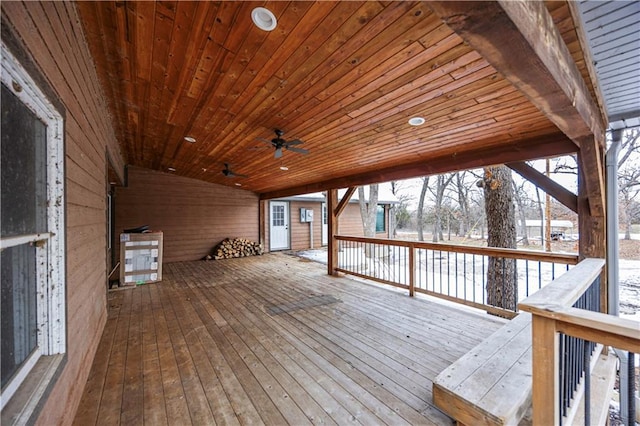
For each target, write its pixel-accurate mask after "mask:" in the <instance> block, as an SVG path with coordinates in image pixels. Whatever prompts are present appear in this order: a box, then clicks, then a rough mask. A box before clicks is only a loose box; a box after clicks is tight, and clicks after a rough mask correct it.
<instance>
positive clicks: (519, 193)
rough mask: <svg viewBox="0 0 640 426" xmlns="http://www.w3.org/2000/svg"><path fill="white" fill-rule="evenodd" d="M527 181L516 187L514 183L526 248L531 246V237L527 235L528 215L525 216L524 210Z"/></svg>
mask: <svg viewBox="0 0 640 426" xmlns="http://www.w3.org/2000/svg"><path fill="white" fill-rule="evenodd" d="M524 185H525V181H522V182H521V184H520V185H516V183H515V182H514V183H513V195H514V199H515V202H516V206H517V207H518V217H519V218H520V232H521V233H522V244H524V245H525V246H528V245H529V235H528V233H527V215H526V214H525V209H524V200H525V199H526V197H527V194H526V191H525V190H524Z"/></svg>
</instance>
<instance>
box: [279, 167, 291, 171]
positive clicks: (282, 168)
mask: <svg viewBox="0 0 640 426" xmlns="http://www.w3.org/2000/svg"><path fill="white" fill-rule="evenodd" d="M280 170H284V171H285V172H286V171H287V170H289V168H288V167H287V166H280Z"/></svg>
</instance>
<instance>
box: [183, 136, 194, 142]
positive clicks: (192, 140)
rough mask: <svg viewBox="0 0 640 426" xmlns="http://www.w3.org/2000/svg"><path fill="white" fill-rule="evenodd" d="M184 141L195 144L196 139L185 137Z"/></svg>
mask: <svg viewBox="0 0 640 426" xmlns="http://www.w3.org/2000/svg"><path fill="white" fill-rule="evenodd" d="M184 140H185V141H187V142H189V143H195V142H196V138H194V137H193V136H185V137H184Z"/></svg>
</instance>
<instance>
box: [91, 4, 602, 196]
mask: <svg viewBox="0 0 640 426" xmlns="http://www.w3.org/2000/svg"><path fill="white" fill-rule="evenodd" d="M257 6H265V7H267V8H269V9H270V10H271V11H272V12H273V13H274V14H275V15H276V16H277V18H278V26H277V28H276V29H275V30H274V31H271V32H266V31H263V30H260V29H258V28H257V27H256V26H255V25H254V24H253V23H252V20H251V11H252V10H253V9H254V8H255V7H257ZM78 8H79V11H80V15H81V18H82V21H83V24H84V28H85V31H86V33H87V38H88V41H89V45H90V48H91V51H92V54H93V56H94V59H95V62H96V66H97V68H98V72H99V75H100V78H101V79H102V82H103V86H104V90H105V94H106V96H107V97H108V100H109V105H110V108H111V111H112V115H113V118H114V122H115V127H116V134H117V137H118V138H119V141H120V143H121V145H122V148H123V152H124V154H125V156H126V158H125V160H126V162H127V163H129V164H132V165H136V166H140V167H146V168H150V169H155V170H160V171H168V170H169V168H173V169H175V172H174V173H176V174H179V175H182V176H187V177H191V178H196V179H201V180H205V181H209V182H214V183H219V184H225V185H234V184H236V183H239V184H241V185H242V188H243V189H248V190H251V191H254V192H257V193H272V194H275V193H276V192H277V191H280V192H283V191H286V190H287V189H290V188H300V189H304V188H305V187H309V188H313V189H314V190H317V189H319V188H323V187H328V186H329V184H331V186H333V185H335V184H336V183H339V182H341V181H342V180H344V182H345V183H346V182H350V183H353V182H356V181H358V182H360V183H365V181H367V180H368V181H371V182H373V181H381V180H388V178H389V177H390V176H391V174H389V173H376V172H377V171H379V170H395V173H394V174H393V177H394V178H403V177H404V178H408V177H413V176H419V175H423V174H426V173H427V172H433V171H446V170H455V169H461V168H465V167H467V166H478V165H482V164H492V163H496V162H504V161H518V160H525V159H531V158H536V157H544V156H550V155H559V154H562V153H567V152H573V151H575V150H576V148H577V147H576V145H575V144H573V143H572V142H571V141H570V140H569V139H567V138H566V136H564V135H563V134H562V133H561V132H560V131H559V130H558V128H557V127H556V126H555V125H554V124H553V123H552V122H551V121H549V120H548V119H547V118H546V117H545V115H543V113H541V112H540V111H539V110H538V109H537V108H536V107H535V106H534V105H532V104H531V103H530V102H529V101H528V100H527V99H526V98H525V97H524V96H523V95H522V94H521V93H520V92H519V91H518V90H517V89H516V88H515V87H514V86H513V85H512V84H510V83H509V82H508V81H507V80H506V79H505V78H503V77H502V76H501V75H500V74H499V73H498V72H497V71H496V70H495V69H494V68H493V67H491V66H490V65H489V64H488V63H487V61H485V60H484V59H483V58H482V57H481V56H480V54H478V53H477V52H476V51H474V50H473V49H472V48H470V47H469V46H468V45H467V44H466V43H464V42H463V40H462V39H461V38H460V37H459V36H458V35H456V34H455V33H454V32H453V31H452V30H451V29H450V28H449V27H447V26H446V25H445V24H444V23H443V22H442V21H441V20H440V19H439V17H437V16H435V15H434V14H433V13H432V12H431V11H430V9H429V7H428V3H425V2H404V1H403V2H378V1H367V2H355V1H349V2H322V1H321V2H279V1H274V2H266V3H265V2H188V1H184V2H183V1H180V2H174V1H166V2H164V1H163V2H155V3H154V2H131V1H126V2H123V1H116V2H114V1H105V2H79V3H78ZM547 8H548V9H549V11H550V12H551V14H552V17H553V19H554V22H555V23H556V25H557V26H558V29H559V30H560V32H561V34H562V37H563V39H564V41H565V43H566V44H567V46H568V47H569V51H570V52H571V54H572V56H573V59H574V61H575V62H576V64H577V65H578V68H579V69H580V71H581V72H582V74H583V77H585V76H586V75H587V74H586V67H585V66H584V57H583V56H582V50H581V48H580V45H579V42H578V37H577V35H576V31H575V27H574V25H573V20H572V18H571V14H570V11H569V8H568V7H567V5H566V3H565V2H564V1H560V2H549V3H547ZM585 81H586V82H587V83H588V82H589V81H590V79H588V78H585ZM588 86H589V88H590V90H593V89H592V88H591V86H590V85H589V84H588ZM414 116H421V117H424V118H425V119H426V123H425V124H424V125H423V126H419V127H412V126H410V125H408V123H407V121H408V120H409V118H411V117H414ZM276 128H278V129H282V130H283V131H284V132H285V135H284V138H285V139H287V140H290V139H300V140H302V141H303V142H304V144H303V145H299V146H298V147H300V148H304V149H306V150H308V151H309V154H307V155H302V154H300V153H296V152H292V151H287V150H285V151H284V155H283V156H282V158H280V159H276V158H274V149H273V148H271V147H270V146H268V145H267V144H266V143H264V142H262V141H260V140H257V138H264V139H268V140H270V139H272V138H274V137H275V135H274V133H273V131H274V129H276ZM185 136H191V137H193V138H195V139H196V142H195V143H188V142H186V141H185V140H184V137H185ZM436 159H437V163H438V165H437V167H434V164H433V163H434V162H435V160H436ZM460 159H464V160H460ZM224 163H229V164H230V165H231V167H232V169H233V171H234V172H235V173H239V174H243V175H247V176H248V177H245V178H238V177H235V178H228V177H225V176H224V175H223V174H222V172H221V171H222V169H223V167H224ZM422 164H424V165H425V167H424V169H423V168H422V167H421V165H422ZM281 166H283V167H288V170H286V171H284V170H281V169H280V167H281ZM353 176H361V178H359V179H353ZM350 178H351V179H350Z"/></svg>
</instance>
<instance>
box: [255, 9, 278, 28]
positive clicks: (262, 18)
mask: <svg viewBox="0 0 640 426" xmlns="http://www.w3.org/2000/svg"><path fill="white" fill-rule="evenodd" d="M251 19H252V20H253V23H254V24H256V27H258V28H260V29H261V30H264V31H273V30H274V29H275V28H276V25H277V24H278V21H277V20H276V16H275V15H274V14H273V12H271V11H270V10H269V9H265V8H264V7H256V8H255V9H253V10H252V11H251Z"/></svg>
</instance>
